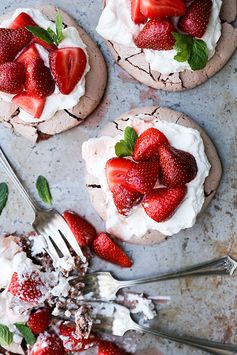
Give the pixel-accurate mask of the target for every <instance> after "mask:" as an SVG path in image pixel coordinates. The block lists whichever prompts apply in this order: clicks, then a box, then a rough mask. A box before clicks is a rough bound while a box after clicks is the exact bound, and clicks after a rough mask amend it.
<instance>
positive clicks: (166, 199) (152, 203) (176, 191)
mask: <svg viewBox="0 0 237 355" xmlns="http://www.w3.org/2000/svg"><path fill="white" fill-rule="evenodd" d="M186 193H187V187H186V186H180V187H164V188H158V189H154V190H153V191H151V192H149V193H148V194H147V195H146V197H145V199H144V201H143V208H144V210H145V211H146V214H147V215H148V216H149V217H150V218H152V219H154V221H156V222H158V223H160V222H164V221H166V220H167V219H169V218H170V217H171V216H172V215H173V214H174V213H175V211H176V209H177V208H178V207H179V205H180V204H181V202H182V201H183V199H184V197H185V195H186Z"/></svg>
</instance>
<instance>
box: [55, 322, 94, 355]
mask: <svg viewBox="0 0 237 355" xmlns="http://www.w3.org/2000/svg"><path fill="white" fill-rule="evenodd" d="M59 336H60V337H61V339H62V342H63V346H64V350H65V352H67V353H72V352H73V353H74V352H81V351H84V350H88V349H90V348H93V347H94V346H96V345H97V344H98V341H99V338H98V337H96V336H95V335H93V334H90V336H89V338H87V339H85V338H80V337H79V336H78V335H77V334H76V326H75V324H74V323H69V322H64V323H61V324H60V326H59Z"/></svg>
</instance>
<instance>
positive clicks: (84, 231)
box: [63, 211, 96, 247]
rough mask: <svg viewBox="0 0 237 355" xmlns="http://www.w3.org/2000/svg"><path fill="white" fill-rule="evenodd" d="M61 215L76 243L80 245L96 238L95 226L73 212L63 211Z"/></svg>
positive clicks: (85, 244) (82, 245)
mask: <svg viewBox="0 0 237 355" xmlns="http://www.w3.org/2000/svg"><path fill="white" fill-rule="evenodd" d="M63 215H64V218H65V220H66V222H67V224H68V225H69V227H70V229H71V231H72V233H73V234H74V236H75V238H76V240H77V242H78V244H79V245H80V246H81V247H85V246H87V245H89V244H91V242H92V241H93V240H94V239H95V238H96V230H95V228H94V227H93V226H92V225H91V224H90V223H89V222H87V221H86V220H85V219H84V218H82V217H80V216H79V215H78V214H77V213H75V212H72V211H65V212H64V214H63Z"/></svg>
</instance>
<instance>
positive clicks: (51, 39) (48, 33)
mask: <svg viewBox="0 0 237 355" xmlns="http://www.w3.org/2000/svg"><path fill="white" fill-rule="evenodd" d="M26 29H27V30H28V31H29V32H30V33H32V34H33V35H34V36H35V37H37V38H39V39H41V40H42V41H44V42H46V43H48V44H56V46H58V45H59V43H61V42H62V40H63V39H64V36H63V18H62V15H61V13H60V12H59V11H58V12H57V15H56V33H55V32H54V31H53V30H52V29H51V28H48V29H47V30H45V29H44V28H42V27H39V26H27V27H26Z"/></svg>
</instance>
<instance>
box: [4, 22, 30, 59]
mask: <svg viewBox="0 0 237 355" xmlns="http://www.w3.org/2000/svg"><path fill="white" fill-rule="evenodd" d="M31 39H32V35H31V33H30V32H29V31H27V30H26V29H24V28H19V29H16V30H15V29H10V28H0V64H3V63H6V62H11V61H13V60H14V59H15V57H16V55H17V54H18V53H19V52H20V51H21V50H22V49H23V48H24V47H25V46H27V44H28V43H29V42H30V41H31Z"/></svg>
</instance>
